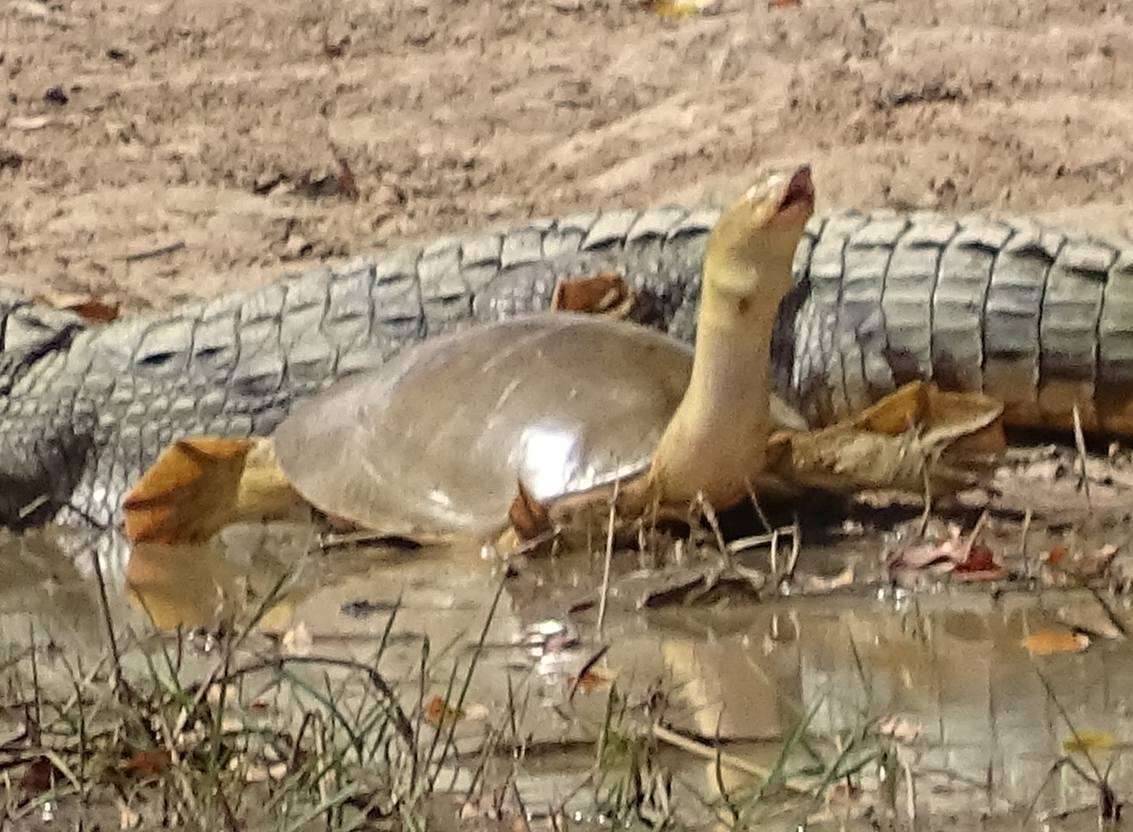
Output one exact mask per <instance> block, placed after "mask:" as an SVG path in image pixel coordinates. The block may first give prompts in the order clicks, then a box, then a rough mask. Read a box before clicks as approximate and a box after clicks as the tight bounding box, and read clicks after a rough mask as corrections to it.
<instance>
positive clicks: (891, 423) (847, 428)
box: [761, 382, 1006, 496]
mask: <svg viewBox="0 0 1133 832" xmlns="http://www.w3.org/2000/svg"><path fill="white" fill-rule="evenodd" d="M1002 413H1003V406H1002V404H1000V403H999V402H997V401H995V400H994V399H991V398H989V397H987V396H984V395H982V394H978V393H946V392H942V391H940V390H938V389H937V388H936V387H935V386H933V385H931V384H926V383H924V382H913V383H910V384H907V385H905V386H904V387H901V388H899V389H898V390H896V391H894V392H893V393H890V394H889V395H888V396H886V397H885V398H883V399H882V400H881V401H879V402H877V403H876V404H874V405H873V406H871V407H869V408H867V409H866V410H864V411H862V412H861V413H859V414H858V415H856V416H854V417H853V418H852V419H847V420H843V421H842V422H839V423H837V424H835V425H832V426H830V427H828V428H824V429H822V430H816V431H779V432H777V433H775V434H774V435H772V437H771V439H770V441H769V444H768V462H767V471H766V474H765V478H766V479H768V480H770V481H771V482H772V483H778V484H780V486H783V485H785V486H786V487H787V489H788V491H790V490H791V489H794V490H795V491H797V490H798V488H800V487H801V488H804V489H805V488H818V489H822V490H826V491H830V492H833V493H839V494H848V493H853V492H857V491H866V490H890V491H891V490H897V491H902V492H905V493H911V494H916V495H918V496H920V495H922V494H923V493H924V490H925V481H926V478H927V480H928V485H929V488H930V490H931V492H932V493H933V494H934V495H944V494H952V493H955V492H956V491H958V490H962V489H965V488H970V487H973V486H976V485H980V484H981V483H983V482H984V481H986V480H987V479H988V478H990V476H991V475H992V474H993V473H994V470H995V469H994V466H993V464H992V463H993V462H994V461H995V459H996V457H997V456H998V455H999V454H1000V453H1002V451H1003V450H1004V448H1005V447H1006V439H1005V436H1004V433H1003V425H1002V419H1001V417H1002ZM761 484H762V483H761Z"/></svg>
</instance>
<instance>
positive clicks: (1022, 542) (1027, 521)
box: [1019, 508, 1034, 577]
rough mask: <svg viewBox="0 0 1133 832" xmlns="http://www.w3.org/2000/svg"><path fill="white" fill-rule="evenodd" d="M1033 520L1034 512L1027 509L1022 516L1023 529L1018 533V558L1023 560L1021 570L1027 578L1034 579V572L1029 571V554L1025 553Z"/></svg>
mask: <svg viewBox="0 0 1133 832" xmlns="http://www.w3.org/2000/svg"><path fill="white" fill-rule="evenodd" d="M1033 518H1034V512H1033V511H1032V510H1031V509H1030V508H1028V509H1027V511H1026V513H1025V514H1024V515H1023V529H1022V531H1020V532H1019V557H1020V558H1022V560H1023V569H1024V571H1025V573H1026V575H1027V576H1028V577H1034V570H1032V569H1031V563H1030V558H1029V556H1028V555H1029V553H1028V552H1027V548H1028V543H1029V542H1030V535H1031V520H1032V519H1033Z"/></svg>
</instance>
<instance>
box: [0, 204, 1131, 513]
mask: <svg viewBox="0 0 1133 832" xmlns="http://www.w3.org/2000/svg"><path fill="white" fill-rule="evenodd" d="M717 216H718V213H717V211H715V210H713V209H697V210H689V209H684V208H678V207H664V208H657V209H652V210H647V211H641V212H639V211H615V212H608V213H604V214H600V215H596V214H588V215H575V216H572V217H566V218H562V219H559V220H551V221H545V222H533V223H530V224H529V225H527V226H524V227H521V228H516V229H512V230H510V231H507V232H503V233H488V234H481V235H478V236H472V237H468V238H464V239H463V240H442V241H437V242H435V243H433V244H431V245H428V246H425V247H424V248H413V247H408V248H402V249H398V250H395V251H392V252H389V253H385V254H380V255H377V256H374V257H368V258H364V259H360V260H358V261H356V262H355V263H354V264H352V265H350V266H348V267H346V268H343V269H339V270H335V271H330V270H325V269H323V270H317V271H314V272H310V273H307V274H305V275H302V276H299V277H295V278H289V279H284V280H282V281H280V282H277V283H273V284H270V285H268V286H265V287H263V288H262V289H259V290H256V291H253V292H247V293H238V294H232V295H228V296H225V297H221V298H218V299H216V300H214V301H210V302H208V303H196V304H191V305H188V306H185V307H182V308H179V309H177V310H174V311H173V312H170V313H166V314H161V315H153V316H143V317H137V318H131V319H127V320H122V321H120V322H116V323H114V324H111V325H109V326H101V327H95V326H85V325H83V324H82V323H81V322H80V321H78V320H77V319H76V318H74V317H73V316H70V315H68V314H65V313H60V312H54V311H50V310H46V309H43V308H41V307H37V306H34V305H32V304H30V303H29V302H27V301H26V300H22V299H20V298H17V297H15V296H14V295H12V294H11V293H6V292H3V291H2V290H0V523H2V524H6V525H19V524H26V523H31V522H38V521H43V520H46V519H49V518H52V517H56V518H58V519H60V520H63V521H69V520H73V519H75V518H76V517H85V518H87V519H88V520H92V521H94V522H95V523H98V524H110V523H113V522H114V521H115V519H116V515H117V512H118V507H119V504H120V501H121V498H122V495H123V494H124V493H125V491H126V489H127V488H128V487H129V485H130V484H131V483H132V482H133V480H134V479H136V477H137V476H139V475H140V473H141V472H142V471H143V470H144V469H145V467H146V466H148V465H149V464H150V463H151V462H152V461H153V459H154V458H155V457H156V455H157V454H158V453H159V451H160V450H161V448H162V447H164V446H165V445H166V444H168V443H169V442H170V441H172V440H173V439H175V438H177V437H180V436H184V435H188V434H202V433H207V434H234V435H247V434H250V433H256V434H264V433H267V432H270V431H271V430H272V428H273V427H274V426H275V425H276V424H278V422H279V421H280V420H281V419H282V418H283V416H284V415H285V414H286V413H287V412H288V409H289V408H290V407H291V405H292V404H293V403H294V402H296V401H297V400H299V399H301V398H303V397H305V396H308V395H310V394H311V393H313V392H315V391H317V390H319V389H321V388H322V387H324V386H326V385H327V384H328V383H330V382H331V381H333V380H335V379H337V378H340V377H342V376H344V375H347V374H349V373H352V372H356V371H358V370H361V369H364V368H367V367H372V366H375V365H377V364H380V363H381V362H382V361H384V360H385V359H386V358H388V357H389V356H390V355H392V354H393V353H394V352H396V351H397V350H398V349H400V348H402V347H403V346H405V345H406V344H409V343H413V342H416V341H419V340H421V339H422V338H425V337H428V336H430V335H432V334H435V333H438V332H442V331H445V330H449V329H451V328H453V327H459V326H467V325H471V324H473V323H475V322H482V321H490V320H498V319H500V318H505V317H509V316H513V315H517V314H522V313H526V312H532V311H536V310H540V309H543V308H545V307H546V305H547V303H548V302H549V299H550V295H551V291H552V289H553V286H554V283H555V281H556V279H557V278H559V277H571V276H579V275H588V274H594V273H597V272H601V271H611V270H612V271H618V272H621V273H622V274H625V275H627V276H628V277H630V278H631V279H632V281H633V283H634V285H635V286H636V288H637V290H638V292H639V294H640V296H641V297H642V299H643V300H644V301H645V308H644V310H643V311H642V313H641V314H642V317H643V319H644V320H646V321H647V322H649V323H651V324H653V325H655V326H658V327H660V328H662V329H664V330H666V331H668V332H669V333H671V334H672V335H674V336H676V337H679V338H684V339H691V338H692V337H693V336H694V335H695V332H694V330H695V320H696V318H695V311H696V302H697V296H698V290H699V273H700V264H701V258H702V256H703V252H704V243H705V238H706V235H707V232H708V231H709V230H710V229H711V227H712V225H713V223H714V221H715V219H716V218H717ZM1124 245H1125V247H1124V248H1122V247H1120V246H1117V245H1113V244H1107V243H1104V242H1095V241H1091V240H1089V239H1088V238H1086V237H1084V236H1082V235H1074V234H1065V233H1060V232H1058V231H1041V230H1040V229H1038V228H1037V227H1036V226H1034V225H1033V224H1032V223H1030V222H1028V221H1025V220H1019V221H1011V222H1000V221H992V220H988V219H983V218H979V217H974V218H964V219H953V218H947V217H941V216H939V215H932V214H921V215H898V214H893V213H878V214H873V215H863V214H858V213H853V212H849V213H839V214H834V215H827V216H823V217H818V218H815V219H814V220H812V222H811V223H810V225H809V226H808V232H807V235H806V236H805V237H804V240H803V242H802V244H801V245H800V246H799V249H798V252H797V254H796V258H795V268H794V271H795V276H796V281H797V283H796V288H795V289H794V290H792V292H791V293H790V294H789V295H788V297H787V299H786V301H785V302H784V305H783V307H782V309H781V313H780V317H779V321H778V324H777V332H776V337H775V338H774V340H773V343H772V369H773V375H774V377H775V380H776V386H777V387H778V389H779V391H780V392H781V393H782V394H783V395H784V397H785V398H786V399H788V400H789V401H792V402H794V403H795V404H796V405H798V406H799V407H800V409H801V410H802V411H803V412H804V414H805V415H806V416H807V417H808V418H810V419H811V421H812V422H814V423H816V424H818V423H824V422H829V421H830V420H832V419H833V418H835V417H837V416H839V415H840V414H843V413H845V412H846V411H848V410H851V409H855V408H858V407H861V406H864V404H866V403H867V402H869V401H873V400H875V399H877V398H878V397H880V396H882V395H884V394H885V393H887V392H889V391H891V390H893V389H894V388H895V387H896V386H898V385H899V384H901V383H904V382H905V381H908V380H911V379H913V378H935V379H936V380H937V381H938V382H940V383H942V384H943V385H944V386H946V387H948V388H951V389H976V390H979V389H984V390H987V391H988V392H989V393H991V394H993V395H995V396H997V397H1000V398H1003V399H1005V400H1006V401H1007V403H1008V406H1009V412H1010V413H1011V414H1012V415H1013V417H1014V418H1015V419H1016V420H1019V421H1024V422H1026V421H1031V422H1033V421H1036V419H1037V418H1038V417H1039V416H1040V415H1042V414H1041V413H1040V409H1041V408H1040V405H1042V406H1045V407H1046V408H1047V409H1048V411H1050V414H1049V417H1050V418H1052V419H1053V420H1054V421H1055V422H1060V423H1063V424H1065V423H1067V422H1068V420H1069V414H1070V412H1071V408H1070V404H1069V403H1070V402H1071V401H1072V398H1071V394H1072V395H1073V396H1076V397H1077V398H1078V400H1079V401H1080V402H1081V408H1082V416H1083V419H1084V420H1085V422H1086V424H1087V425H1088V426H1089V425H1091V424H1093V425H1095V426H1096V425H1097V423H1098V420H1099V416H1100V417H1104V419H1105V420H1108V421H1107V423H1106V425H1104V426H1106V427H1109V428H1111V429H1120V430H1124V431H1126V432H1129V431H1130V430H1131V426H1133V417H1127V416H1126V415H1125V411H1124V407H1125V402H1126V401H1128V400H1129V399H1130V398H1133V397H1130V396H1128V395H1127V391H1128V390H1129V389H1130V385H1131V384H1133V245H1130V244H1124ZM1067 391H1069V393H1068V392H1067ZM29 505H32V506H33V507H35V510H33V511H30V512H25V511H24V509H25V507H27V506H29Z"/></svg>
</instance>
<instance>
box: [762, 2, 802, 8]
mask: <svg viewBox="0 0 1133 832" xmlns="http://www.w3.org/2000/svg"><path fill="white" fill-rule="evenodd" d="M801 5H802V0H767V8H769V9H790V8H794V7H795V6H801Z"/></svg>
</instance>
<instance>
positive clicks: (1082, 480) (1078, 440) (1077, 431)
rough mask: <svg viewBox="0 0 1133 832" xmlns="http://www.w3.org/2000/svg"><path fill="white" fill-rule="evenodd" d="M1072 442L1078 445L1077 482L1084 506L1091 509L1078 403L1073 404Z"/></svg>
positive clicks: (1084, 443) (1083, 436)
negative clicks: (1083, 499)
mask: <svg viewBox="0 0 1133 832" xmlns="http://www.w3.org/2000/svg"><path fill="white" fill-rule="evenodd" d="M1074 444H1075V445H1076V446H1077V447H1078V477H1079V479H1078V484H1079V485H1081V487H1082V491H1083V493H1084V494H1085V495H1086V508H1088V509H1091V510H1092V509H1093V507H1094V504H1093V501H1092V500H1091V499H1090V477H1089V475H1088V474H1087V472H1086V437H1085V435H1084V434H1083V433H1082V417H1081V415H1080V414H1079V413H1078V405H1077V404H1075V405H1074Z"/></svg>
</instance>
